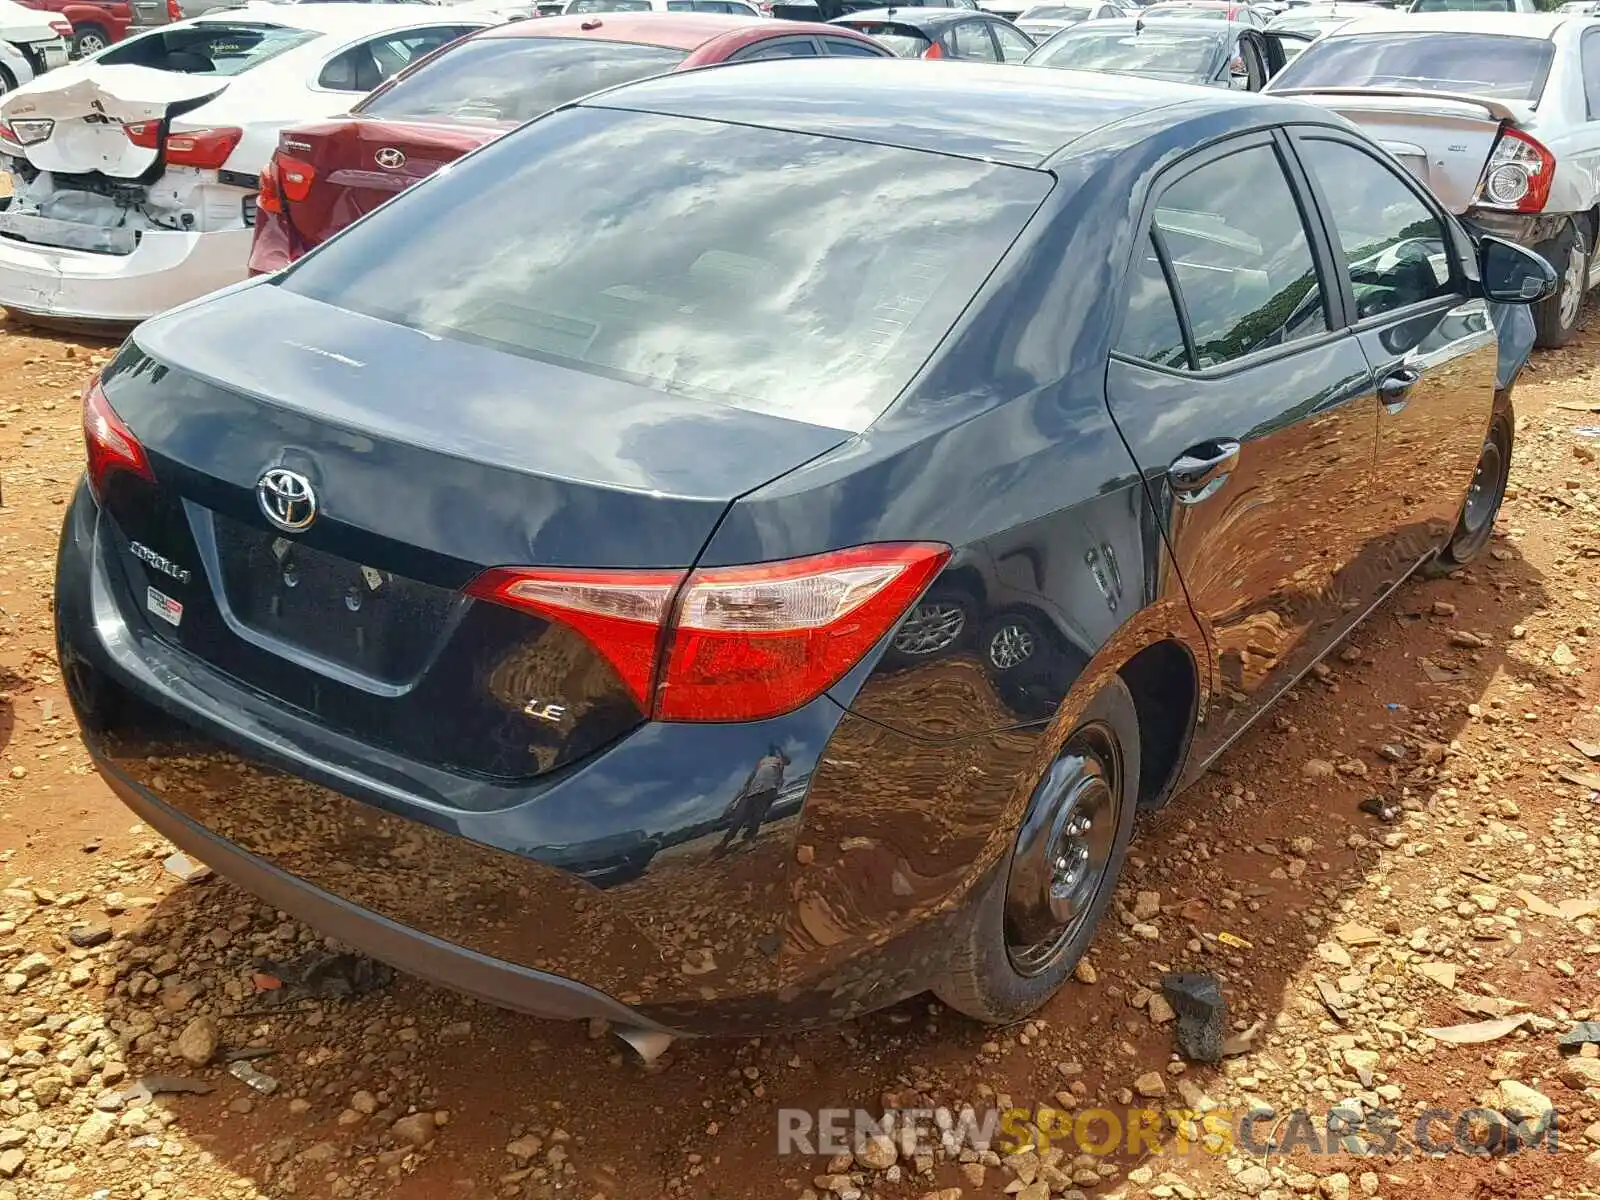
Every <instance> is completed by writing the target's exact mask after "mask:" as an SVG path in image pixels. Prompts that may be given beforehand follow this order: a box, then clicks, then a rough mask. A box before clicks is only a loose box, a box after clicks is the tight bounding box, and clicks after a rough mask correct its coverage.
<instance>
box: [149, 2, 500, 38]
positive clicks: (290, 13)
mask: <svg viewBox="0 0 1600 1200" xmlns="http://www.w3.org/2000/svg"><path fill="white" fill-rule="evenodd" d="M488 20H489V18H487V17H484V16H480V15H479V14H477V13H460V14H455V13H452V12H451V10H450V9H449V8H445V7H441V6H437V5H425V4H270V3H266V4H245V5H242V6H241V7H239V8H219V9H213V10H212V11H210V12H207V13H201V14H200V15H199V16H198V17H191V18H190V19H189V20H187V21H174V22H172V23H171V24H168V25H157V26H153V28H156V29H179V28H184V27H186V26H192V25H216V24H224V25H233V24H237V23H239V22H241V21H243V22H258V23H260V24H263V25H281V26H283V27H285V28H287V29H305V30H309V31H310V32H312V33H322V34H329V35H331V36H335V37H337V36H338V35H340V34H353V35H357V36H359V35H360V34H363V33H381V32H382V31H383V30H385V29H406V28H409V27H411V26H413V25H460V24H469V25H470V24H484V23H487V22H488Z"/></svg>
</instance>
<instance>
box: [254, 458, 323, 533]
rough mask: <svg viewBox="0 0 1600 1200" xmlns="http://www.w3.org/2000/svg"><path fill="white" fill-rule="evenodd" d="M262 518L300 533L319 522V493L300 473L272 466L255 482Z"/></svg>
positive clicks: (292, 531) (279, 526) (282, 527)
mask: <svg viewBox="0 0 1600 1200" xmlns="http://www.w3.org/2000/svg"><path fill="white" fill-rule="evenodd" d="M256 502H257V503H259V504H260V505H261V512H262V515H263V516H265V517H266V518H267V520H269V521H271V522H272V523H273V524H274V525H276V526H277V527H278V528H279V529H284V530H287V531H288V532H290V533H299V532H300V531H301V530H302V529H307V528H309V527H310V525H311V522H313V521H315V520H316V519H317V493H316V491H315V490H314V489H313V488H312V486H311V481H310V480H309V479H307V478H306V477H305V476H304V475H301V474H300V473H299V472H297V471H290V470H287V469H285V468H284V467H273V468H272V469H271V470H270V471H267V472H266V473H265V474H264V475H262V476H261V478H260V480H259V481H257V483H256Z"/></svg>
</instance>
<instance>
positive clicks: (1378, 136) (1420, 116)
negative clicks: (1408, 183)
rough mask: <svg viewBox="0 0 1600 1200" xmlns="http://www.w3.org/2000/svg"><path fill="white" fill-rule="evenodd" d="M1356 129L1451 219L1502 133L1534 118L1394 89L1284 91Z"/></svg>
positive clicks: (1467, 200)
mask: <svg viewBox="0 0 1600 1200" xmlns="http://www.w3.org/2000/svg"><path fill="white" fill-rule="evenodd" d="M1277 94H1280V95H1291V96H1299V97H1300V98H1302V99H1305V100H1310V101H1312V102H1313V103H1316V104H1320V105H1322V106H1323V107H1325V108H1330V109H1332V110H1333V111H1334V112H1337V113H1338V114H1339V115H1340V116H1343V117H1345V118H1347V119H1348V120H1351V121H1353V122H1355V123H1356V124H1357V125H1360V126H1361V127H1362V128H1363V129H1364V130H1366V132H1367V133H1368V134H1369V135H1370V136H1371V137H1372V138H1373V139H1374V140H1375V141H1377V142H1378V143H1379V144H1381V145H1382V146H1383V148H1384V149H1386V150H1388V151H1389V153H1391V154H1393V155H1394V156H1395V157H1396V158H1398V159H1399V160H1400V162H1401V164H1402V165H1404V166H1405V168H1406V169H1407V170H1408V171H1410V172H1411V173H1412V174H1413V175H1415V176H1416V177H1417V178H1418V179H1419V180H1421V181H1422V182H1423V183H1425V184H1427V185H1428V187H1430V188H1431V189H1432V190H1433V193H1434V194H1435V195H1436V196H1438V197H1439V199H1440V201H1441V202H1442V203H1443V204H1444V205H1445V207H1446V208H1448V209H1449V210H1450V211H1451V212H1453V213H1463V212H1465V211H1466V210H1467V209H1468V208H1469V207H1471V205H1472V203H1473V201H1474V199H1475V198H1476V196H1477V193H1478V184H1479V182H1480V181H1481V180H1482V179H1483V172H1484V167H1485V165H1486V164H1487V163H1488V161H1489V155H1490V154H1491V153H1492V152H1493V150H1494V146H1495V142H1496V141H1497V140H1498V139H1499V137H1500V132H1501V130H1502V129H1504V128H1505V127H1506V126H1513V127H1515V126H1519V125H1522V124H1524V123H1525V122H1526V121H1527V120H1528V119H1529V118H1530V117H1531V116H1532V112H1533V109H1532V106H1531V105H1529V104H1527V103H1526V102H1517V101H1505V100H1494V99H1489V98H1484V97H1477V96H1467V95H1455V94H1444V93H1440V92H1436V91H1422V90H1418V91H1405V90H1402V89H1398V88H1348V89H1340V88H1334V89H1329V88H1317V89H1300V88H1288V89H1284V90H1283V91H1282V92H1278V93H1277Z"/></svg>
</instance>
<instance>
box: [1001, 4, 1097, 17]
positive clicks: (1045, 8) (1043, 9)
mask: <svg viewBox="0 0 1600 1200" xmlns="http://www.w3.org/2000/svg"><path fill="white" fill-rule="evenodd" d="M1088 16H1089V10H1088V9H1087V8H1067V7H1065V6H1063V5H1060V4H1041V5H1039V6H1038V7H1037V8H1030V9H1028V10H1027V11H1026V12H1024V13H1023V14H1022V15H1021V16H1020V17H1018V18H1017V20H1019V21H1082V20H1086V19H1087V18H1088Z"/></svg>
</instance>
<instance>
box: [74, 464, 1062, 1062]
mask: <svg viewBox="0 0 1600 1200" xmlns="http://www.w3.org/2000/svg"><path fill="white" fill-rule="evenodd" d="M119 537H120V534H119V533H117V531H116V530H115V527H114V526H113V525H112V524H111V522H110V521H109V520H108V519H103V518H102V517H101V515H100V510H99V507H98V506H97V505H96V504H95V502H94V500H93V498H92V496H90V494H89V492H88V490H87V488H86V487H84V486H81V485H80V487H79V489H78V491H77V493H76V495H75V497H74V500H73V503H72V505H71V507H70V508H69V510H68V513H67V516H66V521H65V524H64V527H63V531H62V539H61V547H60V552H59V557H58V563H57V583H56V626H57V643H58V653H59V657H60V663H61V667H62V672H63V675H64V676H65V678H66V681H67V684H68V689H69V694H70V696H71V698H72V703H73V707H74V709H75V711H76V713H77V715H78V717H79V721H80V724H82V725H83V727H84V740H85V743H86V745H87V746H88V748H89V750H90V753H91V755H92V756H93V759H94V761H95V763H96V765H97V767H98V768H99V770H100V771H101V773H102V774H103V775H104V776H105V778H106V779H107V781H108V782H109V783H110V785H111V786H112V787H113V788H114V789H115V790H116V792H117V793H118V795H119V796H121V797H122V798H123V799H124V800H125V801H126V802H127V803H128V804H129V805H130V807H132V808H133V809H134V810H135V811H137V812H138V813H139V814H140V815H141V816H143V817H144V818H145V819H147V820H148V821H149V822H150V823H151V824H152V825H154V826H155V827H156V828H158V829H159V830H160V831H161V832H162V833H163V834H164V835H165V836H167V837H168V838H170V839H171V840H172V841H173V842H175V843H176V844H178V845H180V846H182V847H183V848H184V849H186V850H188V851H189V852H191V853H193V854H194V855H196V856H197V857H199V858H200V859H202V860H203V861H206V862H208V863H209V864H211V865H212V866H213V867H214V868H216V869H217V870H218V871H219V872H220V873H221V874H223V875H225V876H228V877H230V878H232V879H234V880H235V881H236V882H238V883H239V884H241V885H242V886H244V887H245V888H247V889H248V890H250V891H253V892H255V893H256V894H257V895H259V896H261V897H262V898H263V899H265V900H267V901H268V902H269V903H272V904H274V905H277V906H278V907H280V908H282V909H284V910H285V911H287V912H291V913H294V914H295V915H297V916H300V917H301V918H303V919H304V920H306V921H307V922H308V923H310V924H312V925H313V926H315V927H317V928H319V929H322V930H325V931H327V932H328V933H330V934H333V935H334V936H336V937H338V938H340V939H341V940H342V941H345V942H348V943H349V944H351V945H352V946H354V947H357V948H359V949H361V950H363V951H365V952H367V953H369V954H371V955H373V956H374V957H377V958H380V959H383V960H385V961H388V962H390V963H392V964H393V965H395V966H397V967H399V968H401V969H402V970H406V971H410V972H414V973H416V974H418V975H421V976H424V977H426V978H429V979H432V980H435V981H437V982H440V983H443V984H445V985H447V986H450V987H453V988H458V989H460V990H463V991H467V992H471V993H473V994H475V995H478V996H481V997H483V998H484V999H487V1000H491V1001H493V1002H495V1003H497V1004H501V1005H503V1006H505V1007H508V1008H513V1009H518V1010H521V1011H525V1012H530V1013H534V1014H539V1015H546V1016H553V1017H584V1016H604V1017H608V1018H610V1019H612V1020H614V1021H618V1022H623V1023H630V1024H634V1025H638V1026H642V1027H646V1028H655V1029H662V1030H667V1031H670V1032H678V1033H738V1034H745V1033H759V1032H770V1031H772V1030H775V1029H784V1028H792V1027H795V1026H802V1025H811V1024H822V1023H827V1022H832V1021H837V1020H842V1019H846V1018H848V1017H851V1016H854V1015H856V1014H858V1013H860V1012H864V1011H867V1010H870V1009H872V1008H876V1007H881V1006H882V1005H885V1004H889V1003H893V1002H894V1001H896V1000H899V999H902V998H904V997H906V996H910V995H913V994H915V993H917V992H920V991H923V990H925V989H926V988H927V987H928V986H930V984H931V983H932V982H934V981H935V980H936V979H937V978H938V977H939V975H940V973H941V972H942V968H943V965H944V962H945V955H946V954H947V952H948V948H949V947H950V946H951V945H953V944H955V943H956V942H957V940H958V934H959V932H960V931H961V929H962V928H963V927H964V925H965V921H966V912H967V906H968V903H969V901H970V900H971V898H972V897H973V895H974V894H975V890H976V889H977V888H978V887H980V886H981V884H982V883H983V881H984V880H985V879H987V878H988V877H989V874H990V872H992V871H993V870H994V869H996V866H997V863H999V862H1000V861H1002V855H1003V851H1004V849H1005V848H1006V846H1008V845H1009V839H1010V831H1011V829H1012V828H1013V827H1014V825H1013V822H1014V819H1015V818H1016V816H1017V815H1019V813H1020V804H1021V803H1023V802H1025V798H1026V793H1027V788H1026V787H1025V786H1022V785H1020V784H1019V781H1023V780H1027V779H1031V778H1032V777H1033V776H1032V775H1031V774H1030V770H1031V765H1032V758H1033V754H1034V751H1035V748H1036V746H1037V745H1038V737H1039V733H1038V730H1014V731H1003V732H999V733H995V734H992V735H985V736H983V737H982V738H977V739H970V740H967V741H963V742H958V743H929V742H923V741H918V740H916V739H913V738H908V737H906V736H904V735H901V734H899V733H896V732H894V731H891V730H888V729H885V728H884V727H882V726H880V725H877V724H875V723H873V722H871V721H868V720H866V719H864V718H861V717H857V716H854V715H852V714H850V713H848V712H847V711H846V710H845V709H842V708H841V707H840V706H839V705H838V704H837V703H835V702H834V701H833V700H832V699H830V698H829V697H827V696H823V697H819V698H818V699H817V700H815V701H813V702H812V703H811V704H808V705H806V706H805V707H803V708H801V709H799V710H797V711H795V712H793V713H789V714H787V715H785V716H783V717H778V718H774V719H773V720H770V721H762V722H753V723H748V724H739V725H672V724H662V723H651V724H647V725H644V726H642V727H640V728H639V729H638V730H636V731H635V732H634V733H633V734H630V735H628V736H627V737H625V738H623V739H622V740H621V741H619V742H617V743H615V744H614V745H613V746H612V747H610V748H609V749H607V750H605V751H602V752H600V753H599V754H596V755H594V756H592V757H591V758H589V759H588V760H586V761H585V762H583V763H581V764H578V765H576V766H574V767H571V768H566V769H563V770H561V771H557V772H552V773H551V774H550V775H549V776H544V777H540V778H539V779H536V780H533V781H530V782H529V783H527V784H526V785H521V788H522V790H521V791H520V792H516V794H513V795H506V794H504V791H505V789H498V790H497V789H496V788H492V787H489V786H488V785H486V784H485V783H484V782H483V781H481V780H471V779H465V778H462V779H459V780H454V781H452V780H451V779H450V778H449V777H446V776H444V775H443V774H442V773H441V772H440V771H439V770H438V769H437V768H434V767H430V766H428V765H427V764H420V763H408V762H407V761H405V760H404V759H403V758H401V757H400V756H397V755H394V754H390V753H388V752H385V751H382V750H380V749H377V748H375V747H371V746H367V745H365V744H362V743H359V742H357V741H355V740H353V739H350V738H348V737H346V736H344V735H342V734H339V733H337V732H336V731H333V730H329V729H327V728H326V727H324V726H321V725H319V724H318V723H317V721H316V719H315V717H314V715H312V714H309V713H303V712H300V711H299V710H292V709H288V708H285V707H284V706H282V705H281V704H278V703H277V702H275V701H273V700H272V699H271V698H269V697H265V696H262V695H260V694H259V693H256V692H254V691H252V690H250V689H247V688H245V687H243V686H242V685H240V684H238V683H236V682H235V681H233V680H232V679H230V678H228V677H226V676H224V675H222V674H220V673H219V672H217V671H215V670H214V669H213V668H211V667H209V666H208V665H207V664H206V663H204V662H203V661H201V660H199V659H197V658H195V657H193V656H192V655H189V654H187V653H185V652H184V651H182V650H181V649H179V648H177V647H175V646H173V645H172V644H171V643H168V642H166V641H164V640H162V639H161V638H159V637H158V636H157V635H156V634H155V632H154V631H153V630H152V628H151V624H150V621H149V620H148V619H147V617H146V614H145V613H144V611H143V606H142V605H141V604H140V603H138V601H142V600H143V598H144V595H145V587H144V586H143V585H144V581H143V580H137V581H136V580H133V579H131V578H130V577H129V572H130V571H132V570H134V569H136V568H133V567H130V566H129V565H128V562H127V560H126V559H124V557H123V556H122V555H121V554H120V553H112V552H111V551H110V550H109V547H110V546H112V545H113V544H115V543H116V539H117V538H119ZM150 582H152V583H153V582H155V580H154V579H153V578H152V579H151V580H150ZM773 744H778V745H781V746H782V747H783V748H784V750H785V753H787V754H788V755H789V756H790V759H791V767H790V772H789V778H788V783H787V785H786V787H785V788H784V789H783V790H782V791H781V792H780V795H779V797H778V799H777V800H776V801H775V802H773V803H772V805H771V809H770V812H769V813H768V814H767V817H766V819H765V820H763V821H761V822H760V824H759V831H758V833H757V834H756V836H755V837H754V838H751V839H746V838H740V839H739V840H738V841H733V842H731V843H730V840H729V839H730V837H731V835H732V834H733V832H734V829H733V826H734V824H735V822H734V821H733V820H732V819H731V817H730V812H731V811H732V809H733V801H735V800H736V799H737V798H738V795H739V789H740V787H741V785H742V784H743V781H744V780H745V778H746V777H747V775H748V773H749V770H750V767H751V765H752V764H754V763H755V762H756V761H757V760H759V759H760V758H761V757H762V756H763V755H765V754H767V753H768V752H769V747H770V746H771V745H773ZM452 789H454V790H452ZM1019 789H1020V790H1019ZM512 791H514V792H515V788H513V789H512ZM575 830H582V831H583V832H584V836H583V837H582V838H579V837H577V836H576V835H575V834H574V831H575ZM801 845H804V846H806V847H807V850H808V853H805V854H801V853H799V852H798V847H799V846H801Z"/></svg>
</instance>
